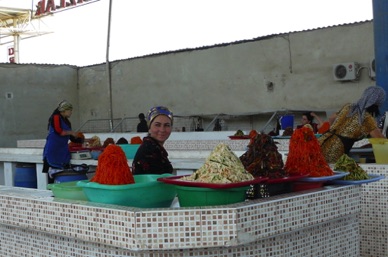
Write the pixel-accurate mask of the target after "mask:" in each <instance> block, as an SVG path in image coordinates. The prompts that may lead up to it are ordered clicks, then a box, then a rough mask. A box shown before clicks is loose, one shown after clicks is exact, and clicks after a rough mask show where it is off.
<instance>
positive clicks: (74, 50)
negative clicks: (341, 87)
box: [0, 0, 373, 66]
mask: <svg viewBox="0 0 388 257" xmlns="http://www.w3.org/2000/svg"><path fill="white" fill-rule="evenodd" d="M67 1H69V0H67ZM111 1H112V13H111V26H110V37H109V41H108V21H109V2H110V0H99V1H97V2H93V3H89V4H87V5H83V6H79V7H76V8H71V9H67V10H64V11H61V12H57V13H55V14H54V15H51V16H47V17H44V18H41V19H40V20H39V21H34V28H35V29H40V30H43V31H47V32H50V33H48V34H45V35H41V36H38V37H33V38H27V39H22V40H21V41H20V44H19V48H20V59H19V62H20V63H46V64H69V65H77V66H87V65H93V64H99V63H105V61H106V60H107V58H108V59H109V61H114V60H120V59H128V58H132V57H138V56H144V55H149V54H154V53H160V52H165V51H173V50H179V49H187V48H196V47H202V46H209V45H214V44H222V43H228V42H234V41H240V40H247V39H253V38H257V37H261V36H266V35H271V34H278V33H287V32H293V31H302V30H306V29H315V28H320V27H327V26H332V25H341V24H344V23H353V22H359V21H366V20H371V19H373V6H372V0H324V1H322V0H320V1H318V0H293V1H291V0H234V1H231V0H166V1H162V0H111ZM37 2H38V0H0V7H13V8H27V9H31V8H32V6H35V5H36V4H37ZM59 2H60V0H56V3H58V4H59ZM34 8H35V7H34ZM21 37H22V38H23V35H22V36H21ZM3 42H5V40H3ZM108 42H109V47H107V45H108ZM1 43H2V42H1V41H0V44H1ZM12 44H13V43H9V44H3V45H0V62H8V59H7V58H8V56H7V55H8V50H7V49H8V47H9V46H11V45H12ZM107 49H109V52H108V53H107Z"/></svg>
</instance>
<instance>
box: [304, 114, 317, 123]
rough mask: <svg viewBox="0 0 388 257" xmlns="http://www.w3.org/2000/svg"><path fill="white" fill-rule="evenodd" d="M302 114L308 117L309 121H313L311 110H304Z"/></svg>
mask: <svg viewBox="0 0 388 257" xmlns="http://www.w3.org/2000/svg"><path fill="white" fill-rule="evenodd" d="M302 115H303V116H306V118H307V119H308V121H309V122H311V123H312V122H313V120H314V117H313V116H311V112H304V113H303V114H302Z"/></svg>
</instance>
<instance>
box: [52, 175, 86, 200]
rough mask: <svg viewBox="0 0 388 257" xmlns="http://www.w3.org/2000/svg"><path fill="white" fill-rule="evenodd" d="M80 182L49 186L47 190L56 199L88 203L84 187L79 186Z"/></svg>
mask: <svg viewBox="0 0 388 257" xmlns="http://www.w3.org/2000/svg"><path fill="white" fill-rule="evenodd" d="M86 181H87V180H86ZM77 182H78V181H71V182H63V183H57V184H48V185H47V189H49V190H51V191H52V192H53V194H54V197H57V198H65V199H72V200H82V201H87V200H88V199H87V198H86V196H85V194H84V192H83V189H82V187H79V186H77Z"/></svg>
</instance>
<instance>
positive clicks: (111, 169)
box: [90, 144, 135, 185]
mask: <svg viewBox="0 0 388 257" xmlns="http://www.w3.org/2000/svg"><path fill="white" fill-rule="evenodd" d="M90 181H92V182H97V183H100V184H106V185H123V184H133V183H135V180H134V178H133V175H132V172H131V169H130V167H129V165H128V160H127V157H126V156H125V153H124V151H123V150H122V148H121V147H120V146H118V145H113V144H111V145H108V146H107V147H106V148H105V150H104V151H103V152H102V154H101V155H100V156H99V157H98V164H97V169H96V174H95V175H94V177H93V178H92V179H91V180H90Z"/></svg>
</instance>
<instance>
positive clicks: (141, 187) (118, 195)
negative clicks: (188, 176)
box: [77, 174, 176, 208]
mask: <svg viewBox="0 0 388 257" xmlns="http://www.w3.org/2000/svg"><path fill="white" fill-rule="evenodd" d="M168 176H172V175H171V174H163V175H134V176H133V177H134V179H135V183H134V184H126V185H103V184H99V183H95V182H88V181H79V182H78V183H77V185H78V186H80V187H82V188H83V191H84V193H85V195H86V197H87V198H88V200H89V201H91V202H96V203H107V204H116V205H124V206H132V207H140V208H161V207H170V206H171V203H172V201H173V200H174V198H175V196H176V189H175V186H174V185H170V184H166V183H163V182H159V181H157V179H158V178H161V177H168Z"/></svg>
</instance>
